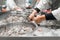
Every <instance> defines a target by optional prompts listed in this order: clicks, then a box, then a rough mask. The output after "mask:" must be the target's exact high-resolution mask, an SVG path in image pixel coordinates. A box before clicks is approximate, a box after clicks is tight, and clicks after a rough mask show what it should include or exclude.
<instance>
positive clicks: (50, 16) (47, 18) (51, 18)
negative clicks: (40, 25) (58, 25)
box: [45, 13, 56, 20]
mask: <svg viewBox="0 0 60 40" xmlns="http://www.w3.org/2000/svg"><path fill="white" fill-rule="evenodd" d="M45 17H46V20H56V18H55V17H54V16H53V14H52V13H50V14H45Z"/></svg>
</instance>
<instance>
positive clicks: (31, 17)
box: [29, 10, 37, 21]
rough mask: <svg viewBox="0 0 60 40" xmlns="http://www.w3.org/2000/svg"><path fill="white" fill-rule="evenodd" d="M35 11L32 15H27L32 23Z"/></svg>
mask: <svg viewBox="0 0 60 40" xmlns="http://www.w3.org/2000/svg"><path fill="white" fill-rule="evenodd" d="M36 13H37V11H36V10H33V12H32V14H30V15H29V19H30V21H33V19H34V17H35V16H36Z"/></svg>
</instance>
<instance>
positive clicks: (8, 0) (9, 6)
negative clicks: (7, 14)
mask: <svg viewBox="0 0 60 40" xmlns="http://www.w3.org/2000/svg"><path fill="white" fill-rule="evenodd" d="M6 5H7V9H13V8H14V7H15V6H16V4H15V2H14V0H6Z"/></svg>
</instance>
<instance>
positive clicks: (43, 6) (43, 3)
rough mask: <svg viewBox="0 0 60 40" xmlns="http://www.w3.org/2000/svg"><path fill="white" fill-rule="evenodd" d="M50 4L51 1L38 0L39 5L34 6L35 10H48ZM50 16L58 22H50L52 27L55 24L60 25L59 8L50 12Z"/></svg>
mask: <svg viewBox="0 0 60 40" xmlns="http://www.w3.org/2000/svg"><path fill="white" fill-rule="evenodd" d="M50 4H52V1H51V0H40V2H39V4H38V5H37V6H36V8H38V9H40V10H41V11H42V10H46V9H48V8H50ZM52 14H53V15H54V17H55V18H56V19H57V20H58V21H53V22H52V21H50V22H52V23H53V25H55V24H60V8H58V9H56V10H54V11H52Z"/></svg>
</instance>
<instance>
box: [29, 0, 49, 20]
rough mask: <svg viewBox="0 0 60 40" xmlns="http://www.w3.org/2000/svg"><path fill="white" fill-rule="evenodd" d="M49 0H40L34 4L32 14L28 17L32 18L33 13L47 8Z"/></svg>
mask: <svg viewBox="0 0 60 40" xmlns="http://www.w3.org/2000/svg"><path fill="white" fill-rule="evenodd" d="M48 2H49V1H47V0H40V2H39V4H38V5H37V6H36V8H35V9H34V10H33V12H32V14H31V15H30V16H29V18H30V19H33V17H34V15H35V14H36V13H39V12H40V11H42V10H45V9H48V8H49V4H48Z"/></svg>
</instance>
